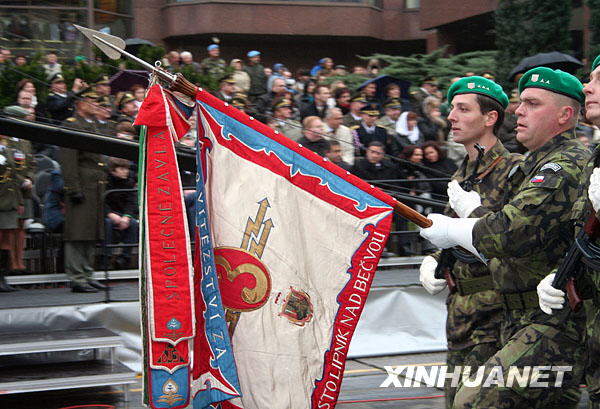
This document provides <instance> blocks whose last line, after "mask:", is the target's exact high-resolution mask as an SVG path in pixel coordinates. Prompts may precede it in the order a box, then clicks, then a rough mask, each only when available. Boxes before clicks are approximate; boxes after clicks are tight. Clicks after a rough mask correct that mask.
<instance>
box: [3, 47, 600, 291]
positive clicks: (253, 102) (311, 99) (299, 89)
mask: <svg viewBox="0 0 600 409" xmlns="http://www.w3.org/2000/svg"><path fill="white" fill-rule="evenodd" d="M206 52H207V56H206V58H204V59H202V60H200V62H197V61H196V59H195V57H194V55H193V54H192V53H191V52H189V51H181V52H179V51H170V52H168V53H167V54H166V55H165V56H164V58H163V61H162V66H163V67H164V68H165V69H166V70H168V71H171V72H173V71H178V70H179V69H180V68H181V67H184V66H191V67H192V69H193V70H194V71H196V72H200V73H203V74H205V75H209V76H211V77H213V78H215V79H216V80H217V81H218V83H219V86H218V89H217V90H215V91H214V93H213V94H214V96H216V97H217V98H219V99H221V100H223V101H226V102H228V103H230V104H231V105H232V106H235V107H236V108H238V109H240V110H243V111H245V112H246V113H248V114H249V115H252V116H254V117H255V118H257V119H258V120H260V121H262V122H264V123H265V124H267V125H268V126H269V127H271V128H273V129H274V130H277V131H279V132H280V133H281V134H283V135H285V136H286V137H288V138H290V139H292V140H295V141H297V142H298V143H300V144H302V145H303V146H304V147H306V148H308V149H310V150H312V151H314V152H316V153H317V154H319V155H321V156H324V157H326V158H328V159H329V160H330V161H331V162H332V163H334V164H337V165H339V166H340V167H342V168H343V169H345V170H348V171H350V172H352V173H353V174H355V175H356V176H358V177H360V178H362V179H364V180H367V181H370V182H371V183H375V184H377V185H378V186H379V187H381V188H383V189H384V190H386V191H388V192H390V193H393V194H398V193H400V194H402V195H413V196H420V197H422V198H424V199H437V200H442V201H443V200H445V199H446V198H445V194H446V184H447V182H446V181H445V180H444V179H447V178H450V176H451V175H452V174H453V173H454V172H455V170H456V169H457V167H458V166H459V165H460V163H461V161H462V160H463V158H464V148H463V147H462V145H459V144H456V143H454V142H453V141H452V131H451V130H452V129H451V124H450V122H449V121H448V120H447V119H446V117H445V116H446V115H447V113H448V111H449V107H448V106H447V104H446V103H445V98H444V94H443V93H442V90H440V89H439V83H438V81H437V79H436V78H435V77H426V78H423V79H422V81H421V83H420V84H413V85H415V86H413V88H412V91H410V92H406V91H407V90H406V89H405V90H404V93H403V91H402V90H403V88H402V85H401V81H396V82H394V81H393V80H392V81H388V82H386V83H385V84H383V83H380V82H378V81H377V80H376V78H375V77H376V76H377V74H378V73H379V68H380V67H379V64H378V62H377V61H376V60H374V61H370V62H369V64H368V65H367V66H366V67H363V66H354V67H352V69H349V68H348V67H346V66H344V65H339V64H338V65H336V64H335V63H334V61H333V60H332V59H331V58H323V59H321V60H319V61H318V63H317V64H316V65H315V66H314V67H312V68H305V69H302V68H301V69H298V70H296V72H295V74H292V71H291V70H289V69H288V68H287V67H286V65H285V64H283V63H276V64H274V65H273V66H272V67H266V66H263V65H262V63H261V57H262V55H261V52H260V51H257V50H251V51H248V52H247V54H246V56H245V58H244V59H241V58H234V59H232V60H231V61H230V62H229V63H227V62H226V61H225V60H224V59H223V58H221V55H220V47H219V45H218V44H211V45H210V46H208V47H207V50H206ZM23 60H25V61H26V57H25V56H20V55H19V56H13V55H12V53H11V51H10V50H7V49H0V76H1V75H2V73H3V71H4V70H7V69H11V70H18V69H19V65H21V64H23ZM65 63H67V62H65V61H62V62H59V59H58V56H57V54H56V53H54V52H49V53H48V54H47V55H46V56H45V64H44V65H43V67H44V70H45V73H46V78H44V79H35V78H28V77H24V79H23V80H21V81H19V82H18V83H17V84H15V90H14V95H15V101H14V104H12V105H11V106H8V107H4V108H3V109H4V114H6V115H12V116H18V117H22V118H24V119H27V120H30V121H41V122H48V123H52V124H54V125H59V126H63V127H67V128H77V129H83V130H86V131H90V132H95V133H99V134H103V135H108V136H112V137H116V138H124V139H129V140H135V139H136V138H137V136H136V135H137V132H136V129H135V128H134V126H133V121H134V119H135V116H136V114H137V111H138V110H139V107H140V106H141V104H142V102H143V100H144V96H145V91H146V89H145V87H144V85H142V81H140V83H139V84H132V86H131V89H130V90H129V91H127V92H119V93H114V92H112V91H114V90H112V89H111V83H110V78H109V77H108V76H102V77H100V78H98V79H97V80H96V81H95V82H94V83H91V84H87V83H86V82H85V81H83V80H82V79H80V78H76V79H75V80H74V81H73V82H72V83H67V82H66V81H65V78H64V77H63V75H62V65H61V64H65ZM351 73H352V74H360V75H364V76H366V77H367V78H372V79H373V80H372V81H366V82H365V83H363V85H362V86H360V87H358V88H352V87H350V86H348V85H347V84H345V83H344V81H342V80H340V79H335V80H334V79H333V78H332V77H334V76H335V77H343V76H344V75H346V74H351ZM456 74H457V77H456V78H455V80H456V79H458V78H460V76H464V75H474V73H466V74H465V73H456ZM485 75H487V76H488V77H490V76H492V74H491V73H485ZM492 79H493V78H492ZM40 87H48V91H49V93H48V97H47V98H46V99H45V100H44V101H43V100H41V98H38V95H39V93H38V92H37V91H38V89H39V88H40ZM378 87H381V89H379V88H378ZM510 101H511V105H510V106H509V108H508V109H507V113H506V115H505V121H504V123H503V124H502V127H501V129H500V133H499V135H498V137H499V138H500V140H501V141H502V142H503V143H504V144H505V145H506V146H507V147H508V149H509V150H511V151H521V152H522V151H523V149H522V146H520V144H519V143H518V142H517V141H516V140H515V126H516V116H515V114H514V110H515V108H516V106H517V105H518V97H517V95H516V93H514V92H513V93H512V95H511V98H510ZM578 132H579V135H580V137H581V139H582V141H584V142H585V143H587V144H588V146H589V144H590V143H593V141H595V138H594V132H595V130H594V129H593V128H591V127H588V126H586V125H585V124H582V125H581V126H579V127H578ZM11 139H17V138H3V139H2V140H1V141H0V150H2V152H4V149H3V148H1V147H2V146H6V147H8V149H12V152H13V153H12V155H13V157H14V155H15V152H17V156H18V155H19V153H20V154H23V155H24V156H25V157H26V158H27V159H26V160H27V161H28V162H29V163H28V164H27V167H28V168H30V169H32V173H31V174H30V175H28V176H25V179H27V180H29V181H30V182H31V185H32V186H33V187H28V188H23V187H22V186H18V187H17V188H18V189H19V190H20V191H23V190H26V189H30V190H32V191H33V192H34V193H35V194H34V195H33V201H34V202H37V203H38V205H39V206H38V210H37V212H36V213H35V215H37V216H38V217H39V218H40V220H41V221H42V223H43V224H44V226H45V227H46V228H47V229H49V230H51V231H55V232H60V231H61V229H63V228H64V227H63V220H64V218H65V217H64V212H65V207H68V206H65V203H71V202H73V203H74V202H76V201H77V200H79V199H81V200H85V198H84V197H81V198H79V199H78V197H77V193H82V191H79V192H75V194H74V192H73V191H72V190H71V191H65V188H64V180H63V178H62V175H61V169H62V167H61V153H64V151H65V149H63V148H59V147H57V146H56V145H54V144H52V143H50V142H49V143H33V144H27V143H26V144H20V145H19V147H18V148H16V147H14V146H13V145H14V144H11V143H10V141H11ZM194 142H195V131H194V130H191V131H190V133H189V134H188V135H186V137H185V138H184V140H183V141H182V143H181V145H182V146H184V145H188V148H192V149H193V147H194ZM0 156H1V155H0ZM36 159H37V162H36ZM0 161H1V158H0ZM102 162H103V164H104V171H105V174H106V175H105V176H106V181H107V183H108V184H107V188H108V189H112V188H115V189H123V188H127V189H135V188H136V182H135V180H136V175H137V165H136V163H133V162H130V161H125V160H123V159H119V158H110V157H103V158H102ZM40 163H41V164H44V165H43V166H39V164H40ZM48 163H50V164H51V165H48ZM186 177H187V178H189V175H187V176H185V175H184V180H185V178H186ZM64 179H65V180H66V179H67V178H66V177H65V178H64ZM191 180H192V183H193V178H192V179H191ZM377 181H378V182H377ZM1 183H8V182H5V181H0V184H1ZM67 190H68V189H67ZM186 193H187V196H190V195H191V193H193V192H190V191H188V192H186ZM36 194H37V195H36ZM22 196H23V197H25V196H27V195H22ZM82 196H83V194H82ZM190 197H191V196H190ZM19 200H21V203H18V205H19V206H21V205H23V204H24V203H25V200H24V199H19ZM186 201H187V200H186ZM190 203H191V204H193V200H191V201H190ZM414 206H415V207H417V209H418V210H419V211H424V212H427V211H428V210H430V209H428V207H427V206H426V205H414ZM13 210H15V212H13ZM103 211H104V214H103V219H104V225H105V229H104V236H105V238H106V240H107V241H108V242H110V243H112V242H114V241H117V242H118V241H120V242H124V243H129V244H131V243H133V242H134V241H135V239H136V238H137V229H138V220H137V219H138V214H137V198H136V194H135V193H134V192H133V191H132V192H129V193H128V192H121V193H119V194H118V195H115V196H114V197H109V199H107V200H106V203H105V205H104V206H103ZM10 212H13V213H15V214H12V213H11V215H12V216H10V217H12V218H14V219H15V220H16V222H15V223H16V224H15V223H13V224H15V225H17V226H18V227H19V228H22V227H23V224H22V223H21V222H19V221H18V220H22V219H23V218H24V216H23V214H24V213H22V212H21V213H19V212H18V211H16V209H8V210H6V211H5V210H3V209H2V208H0V216H2V215H3V213H5V215H6V214H8V213H10ZM30 216H31V218H33V214H32V215H30ZM1 219H2V218H1V217H0V222H1V221H2V220H1ZM7 225H8V224H7ZM10 226H12V224H11V225H10ZM396 227H397V228H398V227H400V228H401V229H407V228H410V226H408V225H407V224H406V223H403V222H397V226H396ZM0 229H2V225H0ZM0 231H1V230H0ZM19 237H21V236H19ZM11 240H12V241H11ZM11 240H8V239H7V240H4V241H3V239H2V235H1V234H0V263H2V257H3V256H2V250H9V251H10V250H11V249H12V248H14V247H15V245H14V244H11V245H9V244H7V243H8V242H11V243H12V242H14V240H13V239H11ZM11 246H12V247H11ZM13 250H14V249H13ZM396 250H397V251H399V249H396ZM404 250H406V249H404ZM109 255H110V254H109ZM111 262H112V263H113V267H117V268H128V267H133V266H134V263H135V260H132V257H131V248H127V247H125V250H122V251H120V252H117V253H116V255H115V256H112V259H111ZM9 264H10V263H9ZM0 269H2V271H0V273H6V272H8V271H9V270H14V271H23V270H24V268H23V266H22V263H19V261H18V260H17V261H15V262H13V263H12V264H10V265H9V266H7V267H4V268H2V267H1V266H0ZM4 284H5V283H4ZM79 284H81V285H82V288H83V289H86V290H90V291H93V290H94V287H95V289H97V288H101V285H97V284H99V283H95V282H93V281H92V282H89V280H88V282H87V283H85V282H82V283H79ZM2 285H3V284H2V282H1V280H0V291H2V288H4V289H7V287H2ZM90 288H91V289H90Z"/></svg>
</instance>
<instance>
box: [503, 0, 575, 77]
mask: <svg viewBox="0 0 600 409" xmlns="http://www.w3.org/2000/svg"><path fill="white" fill-rule="evenodd" d="M495 18H496V47H497V49H498V54H497V66H498V72H497V74H498V80H499V81H500V83H501V84H502V85H504V86H512V85H511V84H510V83H509V80H508V78H507V77H508V74H509V72H510V71H511V70H512V69H513V68H514V66H515V65H517V64H518V63H519V61H521V59H523V58H525V57H528V56H532V55H535V54H537V53H543V52H550V51H560V52H564V53H569V49H570V46H571V34H570V32H569V24H570V21H571V1H570V0H554V1H546V0H500V3H499V4H498V8H497V9H496V14H495Z"/></svg>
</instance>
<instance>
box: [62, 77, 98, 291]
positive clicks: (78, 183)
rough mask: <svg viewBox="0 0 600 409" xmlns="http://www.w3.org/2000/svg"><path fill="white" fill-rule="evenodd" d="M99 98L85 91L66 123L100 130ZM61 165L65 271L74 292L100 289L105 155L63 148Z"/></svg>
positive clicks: (74, 126)
mask: <svg viewBox="0 0 600 409" xmlns="http://www.w3.org/2000/svg"><path fill="white" fill-rule="evenodd" d="M97 98H98V95H97V94H96V93H95V92H94V91H93V90H92V89H91V88H88V89H86V90H84V91H82V92H81V93H80V94H79V99H78V100H77V101H76V103H75V113H74V115H73V116H72V117H69V118H67V120H66V121H65V123H64V125H65V126H67V127H69V128H75V129H80V130H83V131H88V132H94V133H97V132H98V122H97V121H96V109H97V105H96V99H97ZM60 166H61V169H62V173H63V178H64V181H65V224H64V232H63V237H64V241H65V273H66V274H67V276H68V277H69V279H70V280H71V289H72V291H73V292H83V293H88V292H97V291H98V289H104V288H105V286H104V285H103V284H101V283H99V282H98V281H96V280H94V279H93V278H92V272H93V271H94V267H93V266H94V261H93V260H94V250H95V248H96V242H97V241H98V240H101V239H102V238H103V236H104V217H103V214H102V213H103V209H102V194H103V192H104V185H105V184H106V171H105V166H104V162H103V159H102V155H100V154H97V153H91V152H86V151H84V150H77V149H71V148H61V149H60Z"/></svg>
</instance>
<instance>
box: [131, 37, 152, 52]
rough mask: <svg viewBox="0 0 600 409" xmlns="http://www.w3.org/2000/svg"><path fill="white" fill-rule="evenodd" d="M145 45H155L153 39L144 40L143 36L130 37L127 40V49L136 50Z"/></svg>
mask: <svg viewBox="0 0 600 409" xmlns="http://www.w3.org/2000/svg"><path fill="white" fill-rule="evenodd" d="M143 45H149V46H152V47H154V46H155V44H154V43H153V42H152V41H148V40H144V39H143V38H128V39H127V40H125V51H130V52H131V51H133V52H136V51H137V50H138V48H140V47H141V46H143Z"/></svg>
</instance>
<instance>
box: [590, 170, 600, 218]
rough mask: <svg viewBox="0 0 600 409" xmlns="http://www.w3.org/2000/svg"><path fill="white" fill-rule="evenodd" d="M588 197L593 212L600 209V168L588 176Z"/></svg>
mask: <svg viewBox="0 0 600 409" xmlns="http://www.w3.org/2000/svg"><path fill="white" fill-rule="evenodd" d="M588 197H589V198H590V202H592V207H593V208H594V211H596V212H597V211H598V209H600V168H596V169H594V171H593V172H592V175H591V176H590V187H589V188H588Z"/></svg>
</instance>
